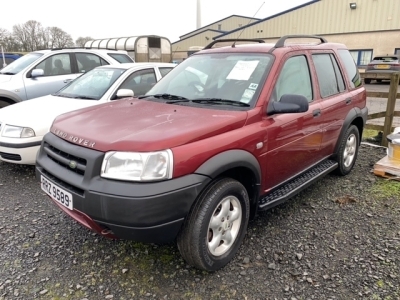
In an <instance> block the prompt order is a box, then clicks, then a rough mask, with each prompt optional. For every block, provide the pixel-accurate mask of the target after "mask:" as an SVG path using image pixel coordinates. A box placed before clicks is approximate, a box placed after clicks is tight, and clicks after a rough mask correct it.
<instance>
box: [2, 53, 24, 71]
mask: <svg viewBox="0 0 400 300" xmlns="http://www.w3.org/2000/svg"><path fill="white" fill-rule="evenodd" d="M22 56H23V54H21V53H0V61H1V63H0V70H1V69H3V68H4V67H6V66H7V65H9V64H11V63H12V62H13V61H15V60H17V59H18V58H20V57H22Z"/></svg>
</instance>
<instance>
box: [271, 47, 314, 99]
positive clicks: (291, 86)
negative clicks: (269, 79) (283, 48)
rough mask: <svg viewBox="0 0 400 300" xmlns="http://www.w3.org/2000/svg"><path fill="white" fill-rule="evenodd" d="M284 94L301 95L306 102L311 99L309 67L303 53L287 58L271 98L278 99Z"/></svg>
mask: <svg viewBox="0 0 400 300" xmlns="http://www.w3.org/2000/svg"><path fill="white" fill-rule="evenodd" d="M285 94H296V95H302V96H304V97H306V98H307V100H308V102H311V101H312V99H313V93H312V85H311V76H310V69H309V67H308V63H307V59H306V57H305V56H303V55H301V56H294V57H291V58H289V59H288V60H287V61H286V62H285V65H284V66H283V68H282V70H281V73H280V74H279V78H278V81H277V82H276V85H275V88H274V93H273V98H274V99H273V100H274V101H279V100H280V99H281V97H282V96H283V95H285Z"/></svg>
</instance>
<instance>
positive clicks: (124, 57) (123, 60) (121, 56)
mask: <svg viewBox="0 0 400 300" xmlns="http://www.w3.org/2000/svg"><path fill="white" fill-rule="evenodd" d="M107 54H108V55H110V56H111V57H112V58H114V59H115V60H116V61H118V62H119V63H121V64H126V63H132V62H134V61H133V59H132V58H131V57H130V56H129V55H126V54H116V53H107Z"/></svg>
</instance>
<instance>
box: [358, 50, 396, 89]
mask: <svg viewBox="0 0 400 300" xmlns="http://www.w3.org/2000/svg"><path fill="white" fill-rule="evenodd" d="M399 59H400V55H396V54H395V55H386V56H376V57H374V59H373V60H372V61H371V62H370V63H369V64H368V66H367V69H366V70H365V74H387V73H394V72H400V61H399ZM371 80H372V79H371V78H364V82H365V83H366V84H368V83H371ZM381 81H382V79H376V82H381Z"/></svg>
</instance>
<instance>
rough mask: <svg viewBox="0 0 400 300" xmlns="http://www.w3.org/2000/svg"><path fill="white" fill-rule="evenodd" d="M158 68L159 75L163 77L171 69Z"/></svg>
mask: <svg viewBox="0 0 400 300" xmlns="http://www.w3.org/2000/svg"><path fill="white" fill-rule="evenodd" d="M159 69H160V73H161V76H162V77H164V76H165V75H167V74H168V73H169V71H171V70H172V68H159Z"/></svg>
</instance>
